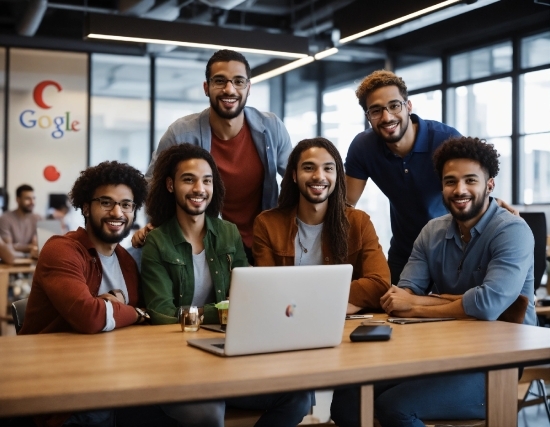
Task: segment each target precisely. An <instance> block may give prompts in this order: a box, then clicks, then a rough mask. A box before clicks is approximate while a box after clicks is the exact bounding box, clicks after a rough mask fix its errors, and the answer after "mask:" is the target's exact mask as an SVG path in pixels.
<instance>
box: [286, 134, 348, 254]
mask: <svg viewBox="0 0 550 427" xmlns="http://www.w3.org/2000/svg"><path fill="white" fill-rule="evenodd" d="M312 147H319V148H324V149H325V150H327V152H328V153H329V154H330V155H331V156H332V158H334V161H335V163H336V183H335V186H334V191H333V192H332V194H331V195H330V196H329V198H328V209H327V214H326V216H325V220H324V223H323V224H324V225H323V235H326V236H327V239H328V243H329V246H330V248H331V250H332V254H333V256H334V258H335V260H336V263H337V264H345V263H346V262H347V257H348V239H347V237H348V232H349V227H350V225H349V221H348V218H347V217H346V212H345V209H346V179H345V173H344V164H343V162H342V158H341V157H340V153H339V152H338V150H337V149H336V147H335V146H334V144H333V143H332V142H330V141H329V140H328V139H325V138H321V137H317V138H312V139H304V140H302V141H300V142H299V143H298V144H297V145H296V147H294V149H293V150H292V153H290V156H289V157H288V164H287V167H286V172H285V176H284V177H283V181H282V182H281V194H280V195H279V205H278V208H279V209H285V208H292V207H294V206H297V205H298V202H299V201H300V190H299V189H298V185H297V184H296V183H295V182H294V177H293V174H294V172H297V170H298V162H299V161H300V157H301V155H302V152H304V151H306V150H309V149H310V148H312ZM344 236H345V237H344Z"/></svg>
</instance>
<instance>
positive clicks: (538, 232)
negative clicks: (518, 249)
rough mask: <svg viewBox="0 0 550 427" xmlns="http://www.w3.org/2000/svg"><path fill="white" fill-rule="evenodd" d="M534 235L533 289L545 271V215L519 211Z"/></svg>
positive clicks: (539, 283) (537, 285) (536, 286)
mask: <svg viewBox="0 0 550 427" xmlns="http://www.w3.org/2000/svg"><path fill="white" fill-rule="evenodd" d="M519 215H520V216H521V217H522V218H523V219H524V220H525V222H526V223H527V225H528V226H529V228H531V231H532V232H533V236H534V237H535V270H534V272H533V273H534V276H535V283H534V285H535V291H536V290H537V289H538V287H539V286H540V285H541V281H542V276H544V272H545V271H546V234H547V230H546V215H545V214H544V212H520V213H519Z"/></svg>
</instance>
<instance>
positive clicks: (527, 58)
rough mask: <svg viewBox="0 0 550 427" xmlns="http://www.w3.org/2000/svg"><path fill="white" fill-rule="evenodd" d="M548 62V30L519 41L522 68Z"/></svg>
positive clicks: (549, 41) (549, 44)
mask: <svg viewBox="0 0 550 427" xmlns="http://www.w3.org/2000/svg"><path fill="white" fill-rule="evenodd" d="M544 64H550V31H548V32H547V33H542V34H537V35H535V36H531V37H526V38H524V39H523V40H522V41H521V66H522V68H529V67H536V66H538V65H544Z"/></svg>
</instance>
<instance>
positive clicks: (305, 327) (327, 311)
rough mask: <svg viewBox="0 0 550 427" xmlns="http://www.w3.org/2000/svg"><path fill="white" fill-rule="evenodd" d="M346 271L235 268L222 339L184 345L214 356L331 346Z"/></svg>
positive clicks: (337, 334) (345, 294)
mask: <svg viewBox="0 0 550 427" xmlns="http://www.w3.org/2000/svg"><path fill="white" fill-rule="evenodd" d="M352 270H353V269H352V266H351V265H349V264H345V265H316V266H299V267H240V268H235V269H233V271H232V273H231V291H230V296H229V301H230V303H229V315H228V319H227V330H226V334H225V338H223V337H219V338H202V339H200V338H199V339H190V340H188V341H187V343H188V344H189V345H191V346H193V347H198V348H200V349H202V350H206V351H209V352H211V353H214V354H217V355H219V356H237V355H244V354H257V353H271V352H277V351H289V350H303V349H309V348H321V347H334V346H337V345H338V344H340V342H341V341H342V333H343V330H344V322H345V318H346V309H347V305H348V298H349V288H350V283H351V273H352Z"/></svg>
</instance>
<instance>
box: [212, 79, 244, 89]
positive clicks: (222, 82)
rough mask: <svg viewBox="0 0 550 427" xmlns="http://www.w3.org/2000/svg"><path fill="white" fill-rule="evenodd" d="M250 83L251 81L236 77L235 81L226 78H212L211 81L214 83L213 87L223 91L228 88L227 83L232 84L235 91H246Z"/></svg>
mask: <svg viewBox="0 0 550 427" xmlns="http://www.w3.org/2000/svg"><path fill="white" fill-rule="evenodd" d="M249 81H250V79H246V78H244V77H235V78H233V79H226V78H225V77H212V78H211V79H210V83H212V86H214V87H215V88H216V89H223V88H224V87H226V86H227V82H231V84H232V85H233V87H234V88H235V89H244V88H246V87H247V86H248V82H249Z"/></svg>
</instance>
